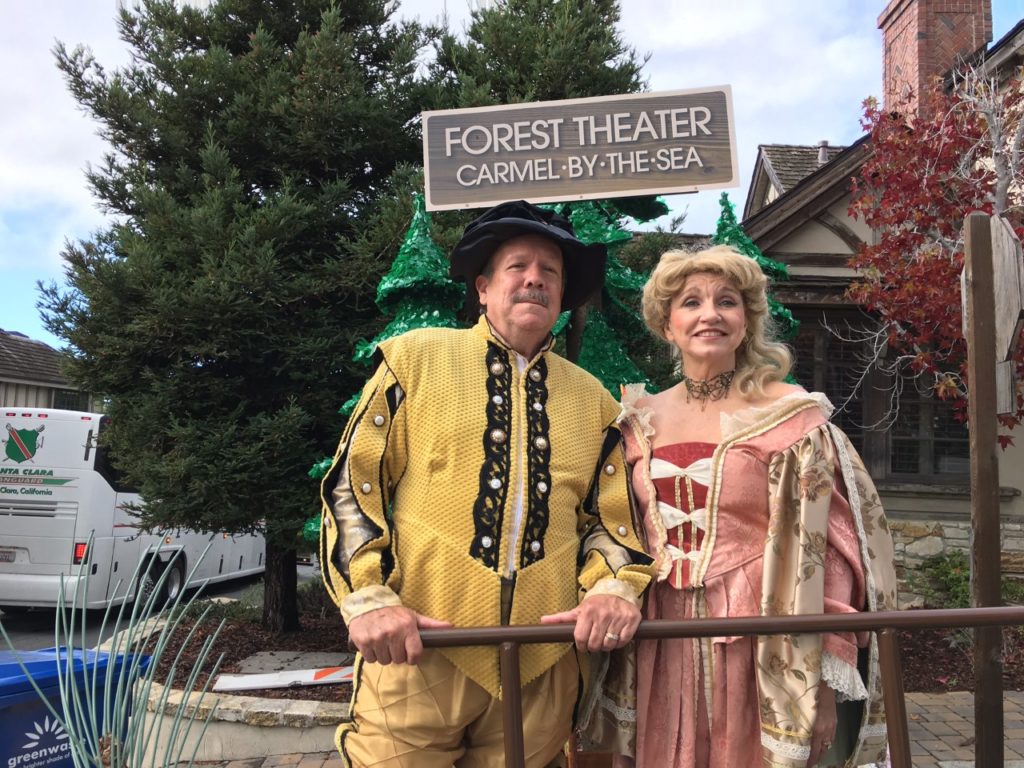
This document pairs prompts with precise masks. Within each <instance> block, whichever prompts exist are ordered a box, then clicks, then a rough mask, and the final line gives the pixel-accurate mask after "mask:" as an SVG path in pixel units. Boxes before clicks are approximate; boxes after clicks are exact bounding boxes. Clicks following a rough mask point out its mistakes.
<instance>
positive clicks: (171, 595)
mask: <svg viewBox="0 0 1024 768" xmlns="http://www.w3.org/2000/svg"><path fill="white" fill-rule="evenodd" d="M184 588H185V563H184V562H183V560H182V558H181V556H180V555H179V556H178V557H176V558H174V560H172V561H171V562H170V564H168V566H167V578H166V579H164V594H163V598H164V600H166V601H167V602H171V603H173V602H174V601H175V600H177V599H178V596H179V595H180V594H181V591H182V590H183V589H184Z"/></svg>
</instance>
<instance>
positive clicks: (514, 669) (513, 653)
mask: <svg viewBox="0 0 1024 768" xmlns="http://www.w3.org/2000/svg"><path fill="white" fill-rule="evenodd" d="M498 659H499V663H500V665H501V704H502V718H503V722H504V725H505V768H523V767H524V766H525V765H526V747H525V745H524V743H523V695H522V694H523V692H522V689H521V687H520V682H519V643H502V644H501V645H500V646H498Z"/></svg>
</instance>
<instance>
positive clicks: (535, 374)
mask: <svg viewBox="0 0 1024 768" xmlns="http://www.w3.org/2000/svg"><path fill="white" fill-rule="evenodd" d="M530 378H531V379H533V380H534V381H540V371H538V370H537V369H536V368H534V369H533V370H532V371H530Z"/></svg>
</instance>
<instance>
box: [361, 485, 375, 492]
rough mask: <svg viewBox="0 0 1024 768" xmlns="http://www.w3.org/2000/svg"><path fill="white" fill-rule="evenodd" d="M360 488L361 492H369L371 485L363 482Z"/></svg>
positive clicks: (371, 488)
mask: <svg viewBox="0 0 1024 768" xmlns="http://www.w3.org/2000/svg"><path fill="white" fill-rule="evenodd" d="M362 490H363V493H369V492H370V491H372V490H373V486H372V485H370V484H369V483H363V486H362Z"/></svg>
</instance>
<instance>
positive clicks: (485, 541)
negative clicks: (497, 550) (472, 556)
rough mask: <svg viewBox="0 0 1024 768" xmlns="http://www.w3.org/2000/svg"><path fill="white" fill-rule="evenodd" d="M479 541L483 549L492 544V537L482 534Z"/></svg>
mask: <svg viewBox="0 0 1024 768" xmlns="http://www.w3.org/2000/svg"><path fill="white" fill-rule="evenodd" d="M480 543H481V544H482V545H483V548H484V549H490V548H491V547H492V546H493V545H494V539H492V538H491V537H490V536H484V537H483V538H482V539H480Z"/></svg>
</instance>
